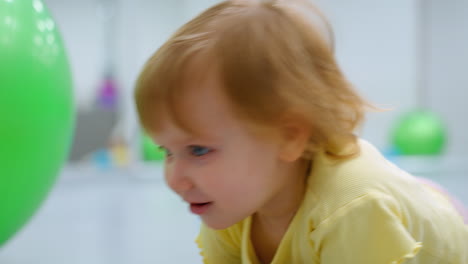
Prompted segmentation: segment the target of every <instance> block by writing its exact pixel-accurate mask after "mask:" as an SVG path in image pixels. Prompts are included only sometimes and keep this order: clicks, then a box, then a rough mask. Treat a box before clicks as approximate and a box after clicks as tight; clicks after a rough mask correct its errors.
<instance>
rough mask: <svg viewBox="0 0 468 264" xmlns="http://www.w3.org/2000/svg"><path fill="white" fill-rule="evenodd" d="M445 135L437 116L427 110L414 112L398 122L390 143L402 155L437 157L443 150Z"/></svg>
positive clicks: (405, 115)
mask: <svg viewBox="0 0 468 264" xmlns="http://www.w3.org/2000/svg"><path fill="white" fill-rule="evenodd" d="M446 134H447V133H446V129H445V126H444V123H443V121H442V120H441V118H440V117H439V116H437V115H436V114H434V113H432V112H430V111H427V110H416V111H412V112H409V113H406V114H404V115H403V116H402V117H401V119H400V120H398V122H397V124H396V127H395V130H394V131H393V136H392V141H393V144H394V146H395V148H396V149H397V150H398V152H399V153H400V154H402V155H438V154H441V153H442V151H443V149H444V146H445V143H446V138H447V136H446Z"/></svg>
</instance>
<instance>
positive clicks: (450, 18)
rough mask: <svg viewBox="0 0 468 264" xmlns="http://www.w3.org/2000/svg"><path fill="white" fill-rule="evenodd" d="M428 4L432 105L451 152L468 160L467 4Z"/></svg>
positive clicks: (460, 1)
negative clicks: (445, 128)
mask: <svg viewBox="0 0 468 264" xmlns="http://www.w3.org/2000/svg"><path fill="white" fill-rule="evenodd" d="M427 2H428V16H429V17H428V18H429V22H430V26H429V35H428V39H427V41H428V43H429V54H428V55H429V57H428V58H427V62H428V66H429V67H428V75H427V78H428V82H427V84H428V90H429V98H428V99H429V100H428V101H429V105H430V106H431V107H432V109H433V110H434V111H436V112H437V113H439V114H440V115H442V117H443V118H444V120H445V122H446V124H447V128H448V129H449V144H448V152H449V153H452V154H453V155H457V156H468V107H467V101H468V1H466V0H451V1H437V0H430V1H427Z"/></svg>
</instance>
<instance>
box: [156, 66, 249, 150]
mask: <svg viewBox="0 0 468 264" xmlns="http://www.w3.org/2000/svg"><path fill="white" fill-rule="evenodd" d="M191 66H192V67H189V68H188V69H187V71H186V73H185V74H184V76H183V81H182V82H181V86H182V87H181V89H180V93H179V94H178V95H177V98H176V99H177V104H176V106H175V108H174V110H175V112H174V113H172V117H171V115H170V114H164V115H161V116H160V120H159V121H158V122H159V129H158V131H157V132H156V133H154V134H155V138H156V141H158V143H160V142H159V141H189V140H191V139H194V138H203V139H221V138H224V137H226V136H231V135H232V134H233V133H235V131H238V130H239V128H241V127H243V125H242V124H241V123H242V122H240V120H239V119H238V118H237V117H236V116H235V114H234V111H233V108H232V106H231V103H230V101H229V100H228V98H227V96H226V95H225V93H224V90H223V87H222V82H221V80H220V78H219V74H218V73H217V71H216V70H215V69H214V67H206V66H205V67H203V65H199V64H192V65H191ZM203 70H205V71H203ZM166 112H167V111H166ZM174 115H176V116H177V117H178V119H179V120H180V121H181V122H182V123H183V124H184V126H186V127H188V128H190V130H193V131H188V130H187V129H184V128H182V127H180V126H179V125H177V122H175V120H174Z"/></svg>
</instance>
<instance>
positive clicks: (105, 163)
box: [0, 0, 468, 264]
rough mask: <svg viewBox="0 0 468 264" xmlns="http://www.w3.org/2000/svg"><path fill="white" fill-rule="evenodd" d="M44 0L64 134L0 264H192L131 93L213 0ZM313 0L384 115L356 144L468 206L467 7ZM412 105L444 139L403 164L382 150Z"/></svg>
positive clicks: (186, 223)
mask: <svg viewBox="0 0 468 264" xmlns="http://www.w3.org/2000/svg"><path fill="white" fill-rule="evenodd" d="M44 2H45V4H46V5H47V6H48V8H49V9H50V12H51V13H52V15H53V17H54V18H55V20H56V22H57V24H58V26H59V28H60V31H61V33H62V36H63V38H64V42H65V46H66V47H67V50H68V55H69V59H70V65H71V70H72V74H73V82H74V83H73V85H74V94H75V102H76V105H77V127H76V132H75V136H74V141H73V146H72V150H71V155H70V160H69V162H68V163H67V164H66V165H65V166H64V168H63V170H62V172H61V174H60V177H59V181H58V182H57V183H56V185H55V187H54V189H53V191H52V193H51V194H50V195H49V197H48V199H47V201H46V202H45V203H44V204H43V206H42V207H41V209H40V210H39V212H38V213H37V214H36V215H35V216H34V218H33V219H32V220H31V221H30V222H29V223H28V225H27V226H26V227H25V228H23V229H22V230H21V231H20V232H19V234H18V235H17V236H16V237H14V238H13V239H12V240H11V241H10V242H9V243H8V244H7V245H6V246H4V247H3V248H0V263H2V264H59V263H60V264H62V263H66V264H107V263H108V264H111V263H112V264H131V263H132V264H133V263H138V264H146V263H148V264H149V263H152V264H154V263H201V261H200V258H199V256H198V250H197V248H196V246H195V244H194V242H193V241H194V239H195V236H196V234H197V231H198V226H199V224H200V221H199V219H198V218H197V217H195V216H192V215H191V214H190V213H189V211H188V208H187V206H186V205H184V203H182V201H181V200H180V198H178V197H176V196H175V195H174V194H172V192H170V190H168V188H167V187H166V186H165V185H164V181H163V178H162V165H161V162H160V161H157V160H158V159H159V157H158V155H159V154H158V153H155V150H154V149H151V147H152V146H150V145H148V144H147V143H148V142H146V141H145V137H144V135H143V133H142V131H141V129H140V127H139V125H138V122H137V118H136V115H135V109H134V104H133V89H134V83H135V79H136V77H137V75H138V73H139V71H140V70H141V68H142V66H143V64H144V63H145V61H146V60H147V59H148V57H149V56H150V55H151V54H152V53H153V52H154V51H155V50H156V49H157V48H158V47H159V46H160V45H161V44H162V43H163V42H164V41H165V40H166V39H167V38H168V37H169V36H170V35H171V34H172V33H173V32H174V31H175V30H176V29H177V28H178V27H179V26H181V25H182V24H183V23H185V22H187V21H188V20H189V19H190V18H192V17H194V16H195V15H197V14H198V13H199V12H201V11H203V10H204V9H206V8H207V7H209V6H211V5H213V4H215V3H217V2H219V1H215V0H172V1H162V0H131V1H130V0H82V1H72V0H45V1H44ZM315 2H316V3H317V4H318V5H319V7H321V8H322V10H323V11H324V13H325V14H326V15H327V16H328V17H329V19H330V21H331V24H332V26H333V28H334V30H335V36H336V55H337V58H338V61H339V63H340V65H341V66H342V69H343V71H344V72H345V74H346V75H347V77H348V78H349V80H350V81H351V82H352V83H353V84H354V86H355V87H356V89H357V90H358V91H359V92H360V93H361V94H362V95H363V96H364V97H366V98H367V99H368V100H369V101H370V102H372V103H374V104H375V105H376V106H378V107H382V108H388V109H392V110H391V111H386V112H381V113H370V114H369V115H368V118H367V123H366V124H365V125H364V126H363V128H362V130H361V131H360V135H361V136H362V137H363V138H365V139H367V140H369V141H371V142H372V143H374V144H375V145H376V146H377V147H378V148H379V149H380V150H381V151H382V152H383V153H385V154H386V155H387V157H388V158H389V159H390V160H392V161H393V162H395V163H396V164H397V165H399V166H401V167H403V168H404V169H406V170H408V171H410V172H411V173H413V174H416V175H420V176H425V177H428V178H431V179H433V180H435V181H437V182H439V183H441V184H442V185H444V186H445V187H446V188H447V189H449V190H450V191H451V192H452V193H454V194H455V195H457V196H458V198H460V200H462V201H464V202H465V204H468V148H467V147H468V120H467V116H468V108H467V107H466V101H467V100H468V87H467V84H468V74H467V72H466V71H467V70H466V69H468V51H467V48H466V47H468V31H467V30H466V28H467V26H468V1H465V0H448V1H438V0H426V1H422V0H421V1H419V0H393V1H374V0H354V1H345V0H320V1H315ZM418 109H425V110H428V111H430V113H431V115H433V116H436V117H437V120H440V123H438V124H437V125H436V126H439V129H442V132H439V137H442V138H443V144H442V143H441V147H440V148H438V149H437V150H433V151H432V152H431V153H422V154H423V155H407V154H408V153H404V151H403V150H402V149H398V148H396V147H395V145H394V141H395V135H396V134H399V133H400V134H401V133H405V131H403V132H401V131H400V130H401V129H403V130H404V128H401V124H402V123H404V122H403V121H404V118H405V115H407V114H408V113H414V111H417V110H418ZM399 129H400V130H399ZM406 132H407V131H406ZM428 144H429V145H430V144H435V143H431V142H429V143H428ZM409 154H411V153H409ZM419 154H421V153H419Z"/></svg>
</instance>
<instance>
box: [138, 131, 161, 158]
mask: <svg viewBox="0 0 468 264" xmlns="http://www.w3.org/2000/svg"><path fill="white" fill-rule="evenodd" d="M141 149H142V157H143V160H144V161H163V160H164V158H165V157H166V153H165V152H164V150H161V149H160V148H159V147H158V146H157V145H156V144H154V142H153V140H152V139H151V138H150V137H149V136H148V135H146V134H143V135H142V138H141Z"/></svg>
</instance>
